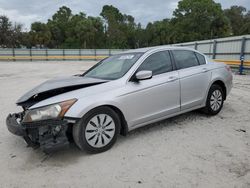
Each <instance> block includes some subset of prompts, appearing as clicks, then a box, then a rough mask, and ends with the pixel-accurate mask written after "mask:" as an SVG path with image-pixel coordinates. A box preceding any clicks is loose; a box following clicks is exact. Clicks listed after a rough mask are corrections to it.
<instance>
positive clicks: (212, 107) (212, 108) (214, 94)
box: [204, 85, 224, 115]
mask: <svg viewBox="0 0 250 188" xmlns="http://www.w3.org/2000/svg"><path fill="white" fill-rule="evenodd" d="M223 96H224V93H223V90H222V88H221V87H220V86H219V85H212V86H211V88H210V90H209V92H208V96H207V101H206V107H205V108H204V112H205V113H206V114H208V115H216V114H218V113H219V112H220V111H221V109H222V107H223V103H224V99H223Z"/></svg>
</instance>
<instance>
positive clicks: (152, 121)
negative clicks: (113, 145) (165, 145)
mask: <svg viewBox="0 0 250 188" xmlns="http://www.w3.org/2000/svg"><path fill="white" fill-rule="evenodd" d="M203 107H204V105H199V106H195V107H192V108H189V109H186V110H183V111H179V112H176V113H173V114H170V115H167V116H163V117H161V118H157V119H153V120H151V121H147V122H144V123H141V124H138V125H134V126H133V127H132V126H129V127H128V131H132V130H134V129H137V128H139V127H143V126H145V125H148V124H152V123H156V122H158V121H161V120H164V119H168V118H171V117H174V116H177V115H180V114H184V113H187V112H190V111H193V110H197V109H200V108H203Z"/></svg>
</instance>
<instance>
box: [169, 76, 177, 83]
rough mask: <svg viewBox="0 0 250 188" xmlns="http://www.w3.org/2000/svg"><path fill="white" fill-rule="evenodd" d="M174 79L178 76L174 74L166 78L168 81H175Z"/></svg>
mask: <svg viewBox="0 0 250 188" xmlns="http://www.w3.org/2000/svg"><path fill="white" fill-rule="evenodd" d="M176 80H178V77H176V76H170V77H169V78H168V82H174V81H176Z"/></svg>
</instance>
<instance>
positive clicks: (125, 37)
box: [100, 5, 136, 48]
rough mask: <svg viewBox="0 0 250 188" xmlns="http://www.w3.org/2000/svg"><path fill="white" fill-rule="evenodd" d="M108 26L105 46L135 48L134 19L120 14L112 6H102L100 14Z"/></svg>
mask: <svg viewBox="0 0 250 188" xmlns="http://www.w3.org/2000/svg"><path fill="white" fill-rule="evenodd" d="M100 15H101V16H102V17H103V18H104V20H105V24H106V25H107V26H108V27H107V31H106V33H105V35H106V42H107V43H106V46H107V47H109V48H135V47H136V38H135V36H136V35H135V33H136V24H135V22H134V17H133V16H131V15H126V14H122V13H120V11H119V9H117V8H116V7H114V6H112V5H105V6H103V9H102V12H101V14H100Z"/></svg>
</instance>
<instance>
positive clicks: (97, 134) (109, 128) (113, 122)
mask: <svg viewBox="0 0 250 188" xmlns="http://www.w3.org/2000/svg"><path fill="white" fill-rule="evenodd" d="M119 132H120V119H119V116H118V115H117V114H116V112H115V111H113V110H112V109H111V108H109V107H99V108H95V109H93V110H91V111H89V112H88V113H87V114H86V115H85V116H84V117H83V118H82V119H81V120H80V121H79V122H78V123H77V124H76V125H74V127H73V138H74V141H75V143H76V145H77V146H78V147H79V148H80V149H81V150H85V151H87V152H90V153H100V152H104V151H106V150H108V149H110V148H111V147H112V146H113V145H114V143H115V141H116V138H117V135H118V133H119Z"/></svg>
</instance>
